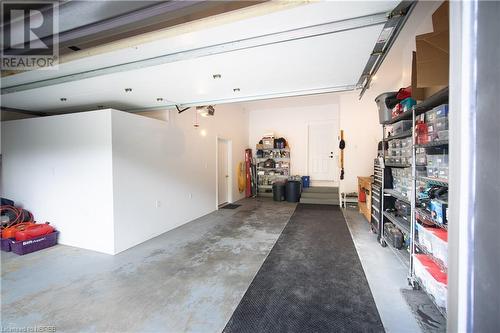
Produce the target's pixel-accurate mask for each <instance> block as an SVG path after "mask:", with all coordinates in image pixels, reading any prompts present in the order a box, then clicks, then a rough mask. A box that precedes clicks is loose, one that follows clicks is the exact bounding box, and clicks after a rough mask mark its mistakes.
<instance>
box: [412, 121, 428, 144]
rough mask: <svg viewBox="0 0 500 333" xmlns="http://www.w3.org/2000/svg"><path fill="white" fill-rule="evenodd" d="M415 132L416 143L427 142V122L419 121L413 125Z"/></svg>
mask: <svg viewBox="0 0 500 333" xmlns="http://www.w3.org/2000/svg"><path fill="white" fill-rule="evenodd" d="M415 132H416V133H415V134H416V135H417V144H418V145H422V144H426V143H429V132H428V128H427V124H425V123H419V124H416V125H415Z"/></svg>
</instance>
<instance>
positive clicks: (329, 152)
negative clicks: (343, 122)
mask: <svg viewBox="0 0 500 333" xmlns="http://www.w3.org/2000/svg"><path fill="white" fill-rule="evenodd" d="M337 127H338V126H337V124H336V123H335V122H327V123H312V124H309V131H308V132H309V138H308V139H309V147H308V152H309V153H308V156H309V161H308V164H309V165H308V166H309V176H310V177H311V180H316V181H331V182H336V181H337V174H338V170H337V169H338V168H337V163H336V161H337V154H338V147H337V146H338V143H337V132H338V128H337Z"/></svg>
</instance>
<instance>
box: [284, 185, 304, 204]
mask: <svg viewBox="0 0 500 333" xmlns="http://www.w3.org/2000/svg"><path fill="white" fill-rule="evenodd" d="M301 187H302V184H301V182H300V181H298V180H289V181H288V182H287V183H286V191H285V192H286V193H285V197H286V201H288V202H299V200H300V190H301Z"/></svg>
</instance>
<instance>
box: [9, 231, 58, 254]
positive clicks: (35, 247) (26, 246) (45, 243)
mask: <svg viewBox="0 0 500 333" xmlns="http://www.w3.org/2000/svg"><path fill="white" fill-rule="evenodd" d="M58 235H59V231H54V232H53V233H51V234H48V235H43V236H40V237H36V238H33V239H30V240H25V241H18V242H15V241H13V242H11V245H10V247H11V249H12V252H14V253H15V254H19V255H24V254H27V253H31V252H35V251H39V250H42V249H46V248H48V247H51V246H54V245H56V244H57V236H58Z"/></svg>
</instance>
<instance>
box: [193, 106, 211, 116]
mask: <svg viewBox="0 0 500 333" xmlns="http://www.w3.org/2000/svg"><path fill="white" fill-rule="evenodd" d="M196 112H197V113H198V114H199V115H200V116H202V117H211V116H213V115H215V108H214V106H213V105H204V106H197V107H196Z"/></svg>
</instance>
